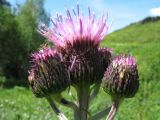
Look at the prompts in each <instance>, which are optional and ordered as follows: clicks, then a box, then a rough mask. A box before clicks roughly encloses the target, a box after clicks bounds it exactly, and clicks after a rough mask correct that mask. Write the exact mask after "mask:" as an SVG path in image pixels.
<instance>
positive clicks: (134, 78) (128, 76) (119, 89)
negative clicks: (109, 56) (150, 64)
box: [102, 55, 139, 98]
mask: <svg viewBox="0 0 160 120" xmlns="http://www.w3.org/2000/svg"><path fill="white" fill-rule="evenodd" d="M102 86H103V88H104V91H106V92H107V93H109V94H110V95H111V96H112V97H113V98H117V97H118V98H130V97H133V96H134V95H135V94H136V92H137V90H138V87H139V80H138V70H137V65H136V62H135V59H134V58H133V57H132V56H126V55H119V56H117V57H115V58H114V59H113V61H112V62H111V64H110V65H109V67H108V68H107V70H106V72H105V74H104V78H103V80H102Z"/></svg>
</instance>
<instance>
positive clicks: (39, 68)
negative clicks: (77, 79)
mask: <svg viewBox="0 0 160 120" xmlns="http://www.w3.org/2000/svg"><path fill="white" fill-rule="evenodd" d="M28 79H29V83H30V86H31V88H32V91H33V93H34V94H35V95H36V96H37V97H45V96H48V95H50V94H59V93H60V92H62V91H63V90H65V89H66V88H67V87H68V86H69V77H68V72H67V69H66V66H65V64H63V60H62V59H61V55H60V54H59V53H57V52H56V50H54V49H51V48H44V49H42V50H40V51H39V52H37V53H34V54H32V61H31V69H30V71H29V77H28Z"/></svg>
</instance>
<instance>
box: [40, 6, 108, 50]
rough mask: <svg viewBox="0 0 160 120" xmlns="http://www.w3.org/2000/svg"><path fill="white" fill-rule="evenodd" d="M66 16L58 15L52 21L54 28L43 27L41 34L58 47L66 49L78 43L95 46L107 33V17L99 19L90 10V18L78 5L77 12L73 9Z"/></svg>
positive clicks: (103, 16) (67, 11)
mask: <svg viewBox="0 0 160 120" xmlns="http://www.w3.org/2000/svg"><path fill="white" fill-rule="evenodd" d="M66 14H67V15H66V16H62V15H61V14H57V17H56V18H55V20H52V19H51V21H52V23H53V27H49V28H47V27H46V26H45V25H44V24H42V25H41V27H40V29H39V32H40V33H41V34H42V35H43V36H44V37H46V38H47V39H49V40H50V41H52V42H53V43H54V44H55V45H56V46H60V47H66V45H67V44H70V45H74V43H76V42H82V41H83V42H86V43H89V42H92V43H93V44H94V45H97V44H99V43H100V41H101V40H102V39H103V38H104V36H105V35H106V33H107V29H108V26H107V25H106V18H107V17H105V15H102V16H101V17H99V18H98V19H96V18H95V15H94V14H93V13H91V11H90V8H88V16H85V15H83V13H82V12H81V11H80V8H79V5H77V12H76V11H75V10H74V9H72V12H70V11H69V10H68V9H66Z"/></svg>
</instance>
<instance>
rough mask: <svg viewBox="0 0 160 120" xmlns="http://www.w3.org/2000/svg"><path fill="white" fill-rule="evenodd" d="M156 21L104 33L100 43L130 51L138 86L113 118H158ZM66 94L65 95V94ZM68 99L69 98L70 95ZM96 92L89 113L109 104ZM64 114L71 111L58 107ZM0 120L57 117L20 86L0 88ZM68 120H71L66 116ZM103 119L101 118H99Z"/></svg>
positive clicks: (159, 25) (159, 84) (49, 119)
mask: <svg viewBox="0 0 160 120" xmlns="http://www.w3.org/2000/svg"><path fill="white" fill-rule="evenodd" d="M159 32H160V21H156V22H149V23H146V24H140V23H136V24H132V25H130V26H128V27H126V28H124V29H122V30H119V31H116V32H114V33H112V34H111V35H109V36H108V38H107V39H106V40H105V41H104V42H103V44H102V45H103V46H107V47H111V48H114V52H115V54H117V53H130V54H132V55H133V56H135V57H136V59H137V62H138V69H139V76H140V88H139V91H138V93H137V94H136V96H135V97H134V98H131V99H125V100H124V102H123V103H122V105H121V107H120V109H119V111H118V114H117V115H116V118H115V120H160V114H159V111H160V35H159ZM65 96H66V97H68V95H67V94H65ZM70 98H71V97H70ZM110 102H111V101H110V97H109V96H108V95H107V94H106V93H104V92H103V90H101V91H100V93H99V95H98V96H97V98H96V99H95V101H93V102H91V107H90V111H91V114H94V113H96V112H98V111H99V110H100V109H103V108H104V107H105V106H109V105H110ZM60 109H61V110H63V112H64V113H65V114H66V115H67V116H72V113H71V112H72V111H71V110H70V109H67V108H65V107H62V106H61V107H60ZM0 120H57V118H56V116H55V114H54V113H52V110H51V108H50V106H49V104H48V103H47V101H46V100H45V99H38V98H35V97H34V96H33V95H32V93H31V90H29V89H26V88H23V87H15V88H13V89H3V88H0ZM69 120H72V118H71V117H70V118H69ZM103 120H105V119H103Z"/></svg>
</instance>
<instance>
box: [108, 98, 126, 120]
mask: <svg viewBox="0 0 160 120" xmlns="http://www.w3.org/2000/svg"><path fill="white" fill-rule="evenodd" d="M122 101H123V98H117V97H112V107H111V110H110V112H109V114H108V116H107V118H106V120H113V119H114V117H115V115H116V113H117V111H118V108H119V106H120V104H121V103H122Z"/></svg>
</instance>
